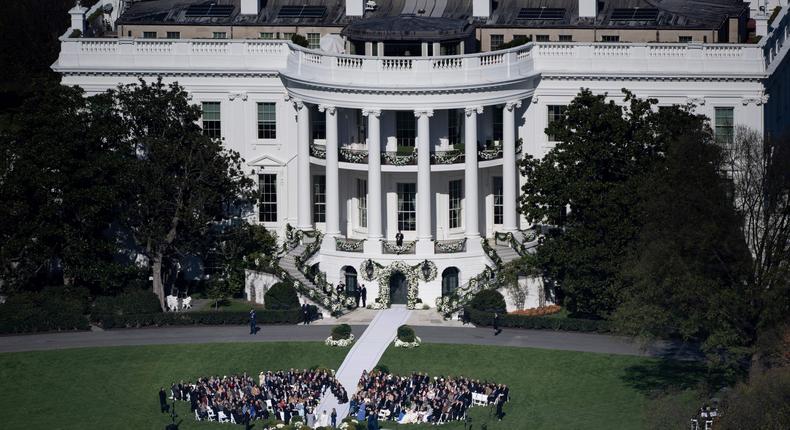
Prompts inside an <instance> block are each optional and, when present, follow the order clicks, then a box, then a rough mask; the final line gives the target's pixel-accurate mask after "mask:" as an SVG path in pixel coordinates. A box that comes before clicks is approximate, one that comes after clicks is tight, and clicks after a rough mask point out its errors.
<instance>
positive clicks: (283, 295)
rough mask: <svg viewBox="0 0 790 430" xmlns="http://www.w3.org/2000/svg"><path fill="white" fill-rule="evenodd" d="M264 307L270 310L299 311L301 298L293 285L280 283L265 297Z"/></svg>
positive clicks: (270, 289)
mask: <svg viewBox="0 0 790 430" xmlns="http://www.w3.org/2000/svg"><path fill="white" fill-rule="evenodd" d="M263 306H264V307H265V308H266V309H269V310H288V309H298V308H299V296H298V295H297V294H296V289H295V288H294V287H293V285H291V284H290V283H285V282H278V283H276V284H274V285H272V287H271V288H269V290H268V291H266V294H264V295H263Z"/></svg>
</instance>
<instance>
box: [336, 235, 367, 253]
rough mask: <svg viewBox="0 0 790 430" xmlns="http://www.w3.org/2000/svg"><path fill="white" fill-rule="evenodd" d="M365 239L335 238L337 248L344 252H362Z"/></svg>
mask: <svg viewBox="0 0 790 430" xmlns="http://www.w3.org/2000/svg"><path fill="white" fill-rule="evenodd" d="M364 242H365V239H360V240H355V239H343V238H335V249H336V250H338V251H343V252H362V244H363V243H364Z"/></svg>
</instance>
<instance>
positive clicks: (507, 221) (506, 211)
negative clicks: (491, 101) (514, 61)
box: [502, 101, 521, 232]
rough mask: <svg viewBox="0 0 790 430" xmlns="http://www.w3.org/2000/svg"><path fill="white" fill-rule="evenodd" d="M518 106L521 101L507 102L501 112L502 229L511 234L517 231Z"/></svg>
mask: <svg viewBox="0 0 790 430" xmlns="http://www.w3.org/2000/svg"><path fill="white" fill-rule="evenodd" d="M520 106H521V101H511V102H507V103H505V109H503V112H502V128H503V130H502V140H503V142H502V200H503V202H502V212H503V214H502V218H503V220H502V221H503V225H502V228H503V229H504V230H505V231H511V232H512V231H516V230H518V214H517V213H516V204H517V202H518V186H517V183H516V181H517V178H518V176H517V167H516V121H515V115H516V112H515V111H516V109H517V108H519V107H520Z"/></svg>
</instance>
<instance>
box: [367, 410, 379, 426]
mask: <svg viewBox="0 0 790 430" xmlns="http://www.w3.org/2000/svg"><path fill="white" fill-rule="evenodd" d="M368 430H379V417H378V415H376V410H375V409H371V410H370V415H368Z"/></svg>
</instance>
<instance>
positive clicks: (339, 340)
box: [324, 324, 354, 347]
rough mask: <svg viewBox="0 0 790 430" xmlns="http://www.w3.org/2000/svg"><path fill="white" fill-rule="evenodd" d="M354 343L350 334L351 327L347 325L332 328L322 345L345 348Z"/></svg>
mask: <svg viewBox="0 0 790 430" xmlns="http://www.w3.org/2000/svg"><path fill="white" fill-rule="evenodd" d="M352 343H354V335H353V334H352V333H351V326H350V325H348V324H338V325H336V326H334V327H332V334H331V335H330V336H329V337H328V338H326V340H325V341H324V344H325V345H327V346H340V347H346V346H349V345H351V344H352Z"/></svg>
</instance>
